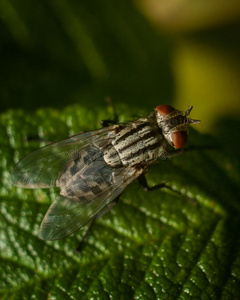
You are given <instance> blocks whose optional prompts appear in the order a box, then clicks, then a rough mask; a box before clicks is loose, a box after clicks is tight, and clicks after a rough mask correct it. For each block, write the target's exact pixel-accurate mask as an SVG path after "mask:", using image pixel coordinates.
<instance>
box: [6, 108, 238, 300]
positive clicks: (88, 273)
mask: <svg viewBox="0 0 240 300" xmlns="http://www.w3.org/2000/svg"><path fill="white" fill-rule="evenodd" d="M120 113H121V114H120V115H121V116H122V120H124V118H123V116H124V115H129V111H128V110H127V107H122V110H121V112H120ZM136 113H137V112H136ZM109 118H111V111H110V110H109V109H108V108H102V109H98V108H95V109H93V110H91V111H90V110H86V109H85V108H84V107H82V106H70V107H67V108H65V109H64V110H62V111H57V110H53V109H42V110H38V111H36V112H35V113H30V112H27V111H22V110H18V111H16V110H15V111H8V112H6V113H4V114H2V115H1V124H0V136H1V150H0V151H1V160H0V172H1V173H0V174H1V175H0V176H1V185H0V195H1V198H0V201H1V203H0V205H1V206H0V208H1V215H0V234H1V239H0V263H1V273H0V295H1V299H9V298H12V299H31V298H36V299H238V298H240V289H239V286H240V234H239V227H240V218H239V214H240V202H239V194H240V193H239V192H240V191H239V178H240V177H239V162H238V161H234V160H233V159H231V157H229V156H226V154H225V153H223V152H222V151H221V149H215V150H195V151H188V152H186V153H185V154H184V155H182V156H179V157H175V158H172V159H171V160H160V161H159V164H157V165H155V166H153V167H152V168H151V169H150V171H149V172H148V173H147V179H148V183H149V185H154V184H158V183H161V182H165V183H167V184H168V186H169V187H170V188H171V190H169V189H162V190H157V191H154V192H149V193H146V192H144V191H143V190H142V189H141V188H139V186H138V184H137V183H133V184H132V185H130V186H129V187H128V188H127V190H126V191H125V192H124V193H123V195H122V196H121V198H120V201H119V203H118V205H116V206H115V207H114V208H113V209H112V210H111V211H110V212H109V213H108V214H106V215H105V216H103V217H102V218H100V219H98V220H97V221H96V222H95V224H94V225H93V227H92V229H91V231H90V233H89V236H88V239H87V240H86V242H85V245H84V247H83V249H82V251H81V252H80V253H79V254H78V253H76V251H75V249H76V247H77V246H78V244H79V241H80V240H81V236H82V234H83V233H84V231H85V230H86V227H85V228H83V229H81V230H80V231H79V232H77V233H76V234H74V235H72V236H70V237H68V238H66V239H63V240H60V241H56V242H45V241H43V240H41V239H39V237H38V229H39V226H40V223H41V220H42V218H43V216H44V214H45V213H46V211H47V209H48V207H49V205H50V203H51V201H53V200H54V198H55V197H56V194H57V191H54V190H49V189H42V190H41V189H37V190H28V189H20V188H16V187H14V186H12V185H11V183H10V172H11V170H12V168H13V167H14V165H15V163H16V162H17V161H18V160H19V159H21V158H22V157H23V156H24V155H26V154H28V153H30V152H31V151H33V150H34V149H37V148H38V147H40V146H43V145H44V144H45V143H46V142H47V141H48V142H50V141H55V140H59V139H63V138H66V137H67V136H68V135H69V134H74V133H77V132H80V131H82V130H91V129H96V128H98V127H99V126H98V124H99V121H100V120H101V119H109ZM209 141H210V142H212V143H214V141H213V140H211V139H209V138H206V137H204V136H202V135H199V134H198V133H197V132H195V131H193V130H192V131H191V132H190V139H189V144H190V145H193V146H197V145H200V146H202V145H204V144H205V145H206V144H208V143H209Z"/></svg>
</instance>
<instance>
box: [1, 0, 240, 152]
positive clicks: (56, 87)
mask: <svg viewBox="0 0 240 300" xmlns="http://www.w3.org/2000/svg"><path fill="white" fill-rule="evenodd" d="M239 18H240V4H238V2H236V1H234V0H231V1H229V2H228V3H219V2H218V1H216V0H212V1H210V2H209V3H202V1H195V2H192V3H188V2H186V1H184V0H182V1H176V0H172V1H171V2H169V3H168V2H166V3H165V2H163V3H159V2H156V1H154V0H149V1H147V0H136V1H133V2H129V1H126V0H121V1H118V2H109V1H107V0H101V1H99V0H95V1H73V0H71V1H65V0H59V1H57V0H52V1H41V2H38V1H26V0H25V1H20V0H9V1H7V0H3V1H1V3H0V24H1V26H0V67H1V69H0V76H1V79H0V110H1V111H6V110H8V109H9V108H22V109H27V110H35V109H37V108H39V107H46V106H48V107H49V106H50V107H56V108H63V107H65V106H66V105H70V104H73V103H78V104H81V105H83V106H85V107H87V108H89V109H91V107H93V106H95V105H100V106H102V105H106V104H105V98H106V97H110V98H111V99H112V101H113V102H114V103H115V104H116V106H118V105H120V103H125V104H127V105H129V106H131V108H134V107H138V108H139V107H140V108H141V109H143V110H144V111H146V112H147V113H148V112H149V111H151V110H152V109H153V108H154V107H156V106H157V105H158V104H163V103H168V104H173V105H175V106H176V107H177V108H179V109H182V110H186V109H187V106H188V105H189V104H191V105H193V106H194V109H193V112H192V115H191V116H192V117H193V118H196V119H200V120H201V121H202V123H201V125H200V126H198V129H199V130H200V131H202V132H207V133H214V134H215V135H217V136H218V137H219V139H220V140H222V141H223V144H225V145H229V144H231V147H230V148H231V150H233V151H234V152H235V153H239V152H240V145H239V143H240V142H239V141H240V134H239V132H240V130H239V128H240V127H239V119H240V118H239V116H240V101H239V99H240V84H239V83H240V39H239V36H240V24H239Z"/></svg>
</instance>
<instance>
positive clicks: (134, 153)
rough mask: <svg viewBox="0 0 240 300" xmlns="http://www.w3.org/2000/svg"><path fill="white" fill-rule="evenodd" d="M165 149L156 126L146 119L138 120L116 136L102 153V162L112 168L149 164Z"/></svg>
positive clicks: (162, 138) (163, 141)
mask: <svg viewBox="0 0 240 300" xmlns="http://www.w3.org/2000/svg"><path fill="white" fill-rule="evenodd" d="M165 147H166V146H165V140H164V137H163V135H162V134H161V133H160V132H159V130H158V128H157V126H156V125H155V124H154V123H153V122H149V120H148V119H140V120H139V121H138V122H135V123H134V122H133V123H131V124H129V125H128V126H127V127H125V128H124V129H123V130H121V131H120V132H119V133H118V134H117V135H116V137H115V139H113V141H112V146H111V147H110V148H109V149H106V150H105V151H104V160H105V161H106V163H107V164H108V165H110V166H113V167H117V166H121V165H122V166H134V165H137V164H141V163H144V162H146V163H147V162H149V163H150V162H152V161H154V160H156V159H157V158H158V157H159V156H160V155H161V153H163V151H164V150H165Z"/></svg>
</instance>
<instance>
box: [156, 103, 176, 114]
mask: <svg viewBox="0 0 240 300" xmlns="http://www.w3.org/2000/svg"><path fill="white" fill-rule="evenodd" d="M156 110H157V112H158V113H159V114H160V115H161V116H166V115H168V114H169V113H170V112H172V111H174V110H175V108H173V107H172V106H170V105H158V106H157V108H156Z"/></svg>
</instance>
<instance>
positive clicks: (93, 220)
mask: <svg viewBox="0 0 240 300" xmlns="http://www.w3.org/2000/svg"><path fill="white" fill-rule="evenodd" d="M119 198H120V196H118V197H117V198H116V199H114V200H113V201H112V202H111V203H109V205H108V206H107V207H105V208H104V209H103V210H102V211H100V212H99V213H98V214H97V215H96V216H95V217H94V218H93V219H92V220H91V221H90V223H89V225H88V228H87V230H86V231H85V233H84V235H83V237H82V240H81V242H80V243H79V245H78V246H77V248H76V251H77V252H81V250H82V249H83V247H84V245H85V241H86V239H87V237H88V235H89V232H90V231H91V228H92V226H93V224H94V222H95V221H96V220H97V219H98V218H100V217H102V216H103V215H105V214H106V213H108V212H109V211H110V210H111V209H112V208H113V207H114V206H115V205H116V204H117V203H118V200H119Z"/></svg>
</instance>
